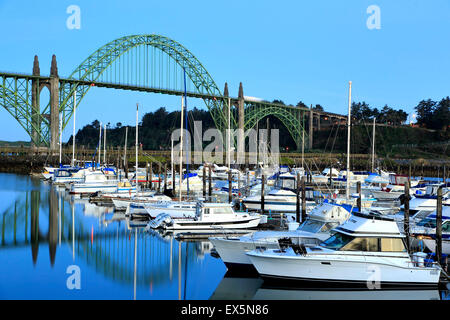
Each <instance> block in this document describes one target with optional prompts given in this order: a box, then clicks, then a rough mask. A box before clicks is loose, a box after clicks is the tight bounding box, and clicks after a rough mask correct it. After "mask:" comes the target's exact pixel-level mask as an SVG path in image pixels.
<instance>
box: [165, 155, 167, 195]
mask: <svg viewBox="0 0 450 320" xmlns="http://www.w3.org/2000/svg"><path fill="white" fill-rule="evenodd" d="M166 191H167V162H164V193H166Z"/></svg>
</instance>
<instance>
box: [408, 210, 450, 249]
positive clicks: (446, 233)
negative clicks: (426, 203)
mask: <svg viewBox="0 0 450 320" xmlns="http://www.w3.org/2000/svg"><path fill="white" fill-rule="evenodd" d="M441 229H442V253H443V254H447V255H449V254H450V206H443V207H442V227H441ZM410 233H411V235H412V236H414V237H416V238H417V239H419V240H422V241H423V243H424V244H425V246H426V247H427V249H428V250H430V251H431V252H436V213H434V214H431V215H429V216H428V217H426V218H424V219H422V220H421V221H419V222H418V223H417V224H416V225H415V226H414V227H412V228H411V229H410Z"/></svg>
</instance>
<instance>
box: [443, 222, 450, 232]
mask: <svg viewBox="0 0 450 320" xmlns="http://www.w3.org/2000/svg"><path fill="white" fill-rule="evenodd" d="M442 231H443V232H450V221H446V222H444V223H443V224H442Z"/></svg>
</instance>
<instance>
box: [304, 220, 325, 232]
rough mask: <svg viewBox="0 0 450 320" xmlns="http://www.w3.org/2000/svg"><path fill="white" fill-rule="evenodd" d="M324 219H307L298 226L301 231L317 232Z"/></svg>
mask: <svg viewBox="0 0 450 320" xmlns="http://www.w3.org/2000/svg"><path fill="white" fill-rule="evenodd" d="M322 226H323V221H319V220H313V219H307V220H306V221H305V222H304V223H302V225H301V226H300V227H299V228H298V230H300V231H305V232H312V233H316V232H318V231H319V230H320V228H322Z"/></svg>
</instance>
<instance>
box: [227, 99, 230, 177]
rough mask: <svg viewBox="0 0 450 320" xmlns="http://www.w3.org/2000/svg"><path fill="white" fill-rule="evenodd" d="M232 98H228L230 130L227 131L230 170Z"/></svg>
mask: <svg viewBox="0 0 450 320" xmlns="http://www.w3.org/2000/svg"><path fill="white" fill-rule="evenodd" d="M230 120H231V98H229V97H228V130H227V146H228V152H227V155H228V156H227V162H228V170H231V158H230V156H231V155H230V152H231V139H230V133H231V132H230V130H231V121H230Z"/></svg>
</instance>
